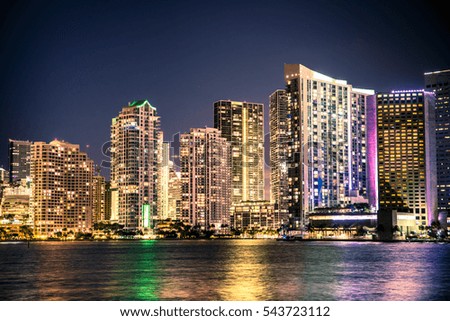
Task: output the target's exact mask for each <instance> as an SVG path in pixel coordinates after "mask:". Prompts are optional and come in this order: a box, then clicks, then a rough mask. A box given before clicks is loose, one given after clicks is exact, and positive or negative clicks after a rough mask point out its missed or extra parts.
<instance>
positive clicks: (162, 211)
mask: <svg viewBox="0 0 450 321" xmlns="http://www.w3.org/2000/svg"><path fill="white" fill-rule="evenodd" d="M180 177H181V176H180V173H179V172H177V171H176V170H175V168H174V163H173V161H171V159H170V143H169V142H163V143H162V144H161V157H160V166H159V181H158V183H159V184H158V185H159V190H158V214H159V215H158V216H159V219H160V220H166V219H171V220H176V219H180V204H181V203H180V202H181V181H180Z"/></svg>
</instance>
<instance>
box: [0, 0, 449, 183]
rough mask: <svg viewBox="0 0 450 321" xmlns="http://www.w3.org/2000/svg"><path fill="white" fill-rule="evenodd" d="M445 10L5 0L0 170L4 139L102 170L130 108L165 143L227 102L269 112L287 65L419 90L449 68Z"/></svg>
mask: <svg viewBox="0 0 450 321" xmlns="http://www.w3.org/2000/svg"><path fill="white" fill-rule="evenodd" d="M445 12H446V10H444V9H443V7H440V6H439V5H437V4H433V2H430V1H416V0H409V1H386V2H384V1H345V2H344V1H342V2H338V1H280V0H277V1H242V0H241V1H187V0H186V1H151V0H148V1H132V0H128V1H47V0H40V1H12V2H8V1H2V2H1V5H0V108H1V113H0V166H1V165H2V164H3V165H4V166H6V165H7V161H8V160H7V159H8V158H7V140H8V138H14V139H29V140H41V141H47V142H48V141H51V140H52V139H53V138H59V139H64V140H66V141H69V142H72V143H78V144H80V145H81V146H82V147H83V149H84V150H86V148H85V146H86V145H90V147H89V154H90V155H91V157H92V158H93V159H94V160H95V161H96V162H97V163H99V162H100V161H101V160H102V155H101V146H102V144H103V143H104V142H106V141H108V140H109V125H110V122H111V118H112V117H114V116H116V115H117V114H118V112H119V110H120V109H121V107H122V106H124V105H126V104H127V103H128V102H129V101H132V100H135V99H148V100H149V101H150V103H151V104H152V105H154V106H156V107H157V109H158V113H159V115H160V116H161V124H162V128H163V130H164V131H165V137H166V140H168V139H170V137H171V136H172V135H173V134H174V133H176V132H178V131H186V130H188V129H189V128H190V127H202V126H205V125H209V126H212V124H213V109H212V104H213V102H214V101H216V100H219V99H234V100H246V101H254V102H262V103H264V104H265V105H266V110H267V102H268V95H269V94H270V93H272V92H273V91H274V90H275V89H278V88H283V86H284V83H283V64H284V63H301V64H304V65H306V66H307V67H309V68H312V69H314V70H317V71H319V72H322V73H324V74H326V75H329V76H332V77H335V78H340V79H346V80H348V82H349V83H351V84H353V85H354V86H357V87H363V88H372V89H375V90H379V91H382V90H391V89H411V88H413V89H417V88H422V87H423V72H425V71H432V70H439V69H447V68H450V36H449V35H450V29H449V25H448V22H447V23H446V22H445V19H446V18H447V17H446V16H445ZM265 130H266V131H267V130H268V128H267V126H266V129H265ZM104 174H107V173H104Z"/></svg>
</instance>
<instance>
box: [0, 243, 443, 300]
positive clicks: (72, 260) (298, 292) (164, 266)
mask: <svg viewBox="0 0 450 321" xmlns="http://www.w3.org/2000/svg"><path fill="white" fill-rule="evenodd" d="M0 300H86V301H87V300H256V301H261V300H295V301H297V300H450V244H425V243H357V242H355V243H353V242H276V241H273V240H210V241H208V240H198V241H197V240H196V241H189V240H183V241H175V240H174V241H132V242H128V241H116V242H114V241H111V242H42V243H39V242H36V243H32V244H31V246H30V248H27V246H26V244H25V243H16V244H11V243H9V244H8V243H0Z"/></svg>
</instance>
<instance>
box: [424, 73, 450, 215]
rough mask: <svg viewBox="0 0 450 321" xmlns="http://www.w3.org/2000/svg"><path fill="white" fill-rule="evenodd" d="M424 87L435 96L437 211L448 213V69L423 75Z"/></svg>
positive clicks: (449, 125)
mask: <svg viewBox="0 0 450 321" xmlns="http://www.w3.org/2000/svg"><path fill="white" fill-rule="evenodd" d="M425 87H426V90H427V91H433V92H434V94H435V95H436V102H435V106H436V115H435V116H436V164H437V172H438V173H439V175H438V178H437V186H438V191H437V193H438V210H439V211H446V212H447V215H448V213H450V69H447V70H441V71H434V72H427V73H425Z"/></svg>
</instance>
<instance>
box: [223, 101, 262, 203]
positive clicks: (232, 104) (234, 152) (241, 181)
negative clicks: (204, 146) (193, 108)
mask: <svg viewBox="0 0 450 321" xmlns="http://www.w3.org/2000/svg"><path fill="white" fill-rule="evenodd" d="M214 127H215V128H217V129H219V130H220V131H221V132H222V136H223V137H225V138H226V139H227V141H228V142H230V143H231V168H232V171H231V175H232V192H231V193H232V194H231V195H232V196H231V199H232V202H233V203H238V202H241V201H258V200H262V199H264V105H263V104H258V103H249V102H238V101H231V100H219V101H217V102H215V103H214Z"/></svg>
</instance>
